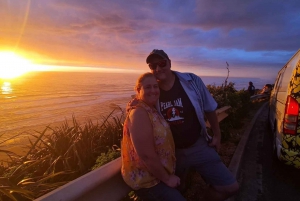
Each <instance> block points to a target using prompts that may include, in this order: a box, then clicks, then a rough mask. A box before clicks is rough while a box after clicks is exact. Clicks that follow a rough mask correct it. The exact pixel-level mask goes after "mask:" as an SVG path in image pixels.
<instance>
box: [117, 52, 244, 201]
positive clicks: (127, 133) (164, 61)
mask: <svg viewBox="0 0 300 201" xmlns="http://www.w3.org/2000/svg"><path fill="white" fill-rule="evenodd" d="M146 63H147V64H148V66H149V68H150V71H151V72H149V73H145V74H143V75H141V76H140V77H139V78H138V80H137V82H136V85H135V91H136V93H137V98H136V101H135V103H131V105H130V109H129V107H128V115H127V118H126V120H125V122H124V128H123V140H122V145H121V154H122V169H121V173H122V176H123V179H124V181H125V182H126V183H127V185H129V186H130V187H131V188H132V189H133V190H135V192H136V194H137V195H138V196H139V197H140V198H141V199H142V200H145V201H146V200H164V201H165V200H166V201H168V200H170V201H177V200H178V201H181V200H186V199H185V198H184V197H183V196H182V195H181V193H180V192H179V191H178V190H177V189H178V187H179V186H180V182H181V181H180V176H181V175H182V174H183V173H184V172H185V171H186V170H187V169H188V168H190V167H192V168H195V170H196V171H197V172H198V173H199V174H200V175H201V177H202V178H203V179H204V180H205V181H206V183H207V184H209V188H208V189H207V191H206V194H205V195H204V198H205V200H225V199H227V198H229V197H231V196H232V195H234V194H235V193H236V192H237V191H238V189H239V185H238V183H237V181H236V179H235V178H234V177H233V175H232V174H231V172H230V171H229V170H228V168H227V167H226V166H225V165H224V164H223V162H222V161H221V159H220V157H219V155H218V151H219V149H220V146H221V133H220V128H219V123H218V119H217V115H216V112H215V110H216V108H217V103H216V101H215V100H214V99H213V97H212V96H211V95H210V93H209V92H208V90H207V88H206V86H205V85H204V83H203V82H202V80H201V79H200V78H199V77H198V76H196V75H195V74H193V73H180V72H176V71H172V70H171V60H170V59H169V57H168V55H167V54H166V53H165V52H164V51H163V50H157V49H154V50H153V51H152V52H151V53H150V55H149V56H148V57H147V58H146ZM205 117H206V118H207V120H208V121H209V123H210V125H211V128H212V131H213V134H214V135H213V137H211V136H209V135H208V134H207V131H206V124H205V119H204V118H205Z"/></svg>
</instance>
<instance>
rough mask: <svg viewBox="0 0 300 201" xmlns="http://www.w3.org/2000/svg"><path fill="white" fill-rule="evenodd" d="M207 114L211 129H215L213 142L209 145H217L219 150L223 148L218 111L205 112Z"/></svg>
mask: <svg viewBox="0 0 300 201" xmlns="http://www.w3.org/2000/svg"><path fill="white" fill-rule="evenodd" d="M205 116H206V118H207V120H208V122H209V124H210V126H211V129H212V131H213V134H214V136H213V139H212V141H211V143H209V146H212V147H215V148H216V151H217V152H219V150H220V148H221V131H220V126H219V122H218V117H217V113H216V111H213V112H205Z"/></svg>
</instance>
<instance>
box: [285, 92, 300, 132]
mask: <svg viewBox="0 0 300 201" xmlns="http://www.w3.org/2000/svg"><path fill="white" fill-rule="evenodd" d="M298 113H299V104H298V102H297V100H296V99H295V98H293V97H291V96H288V98H287V100H286V105H285V114H284V119H283V133H284V134H291V135H295V134H296V132H297V124H298Z"/></svg>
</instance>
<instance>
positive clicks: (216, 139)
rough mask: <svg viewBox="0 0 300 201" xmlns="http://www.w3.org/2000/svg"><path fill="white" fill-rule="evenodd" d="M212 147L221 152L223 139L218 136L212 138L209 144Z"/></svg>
mask: <svg viewBox="0 0 300 201" xmlns="http://www.w3.org/2000/svg"><path fill="white" fill-rule="evenodd" d="M208 145H209V146H211V147H215V149H216V151H217V152H218V153H219V151H220V148H221V139H220V138H219V137H217V136H214V137H213V138H212V141H211V142H210V143H209V144H208Z"/></svg>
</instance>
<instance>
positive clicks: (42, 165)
mask: <svg viewBox="0 0 300 201" xmlns="http://www.w3.org/2000/svg"><path fill="white" fill-rule="evenodd" d="M114 111H115V110H113V111H112V112H111V113H110V114H109V115H108V116H106V117H102V119H101V120H99V121H96V122H95V121H91V120H88V121H87V122H86V123H84V124H82V125H81V124H79V123H78V122H77V120H76V118H75V117H74V116H73V117H72V121H71V122H68V121H67V120H65V122H64V123H62V124H61V125H60V126H58V127H54V128H53V127H51V126H47V127H46V128H45V129H44V130H43V131H42V132H39V131H35V133H33V134H31V138H29V139H28V140H29V145H28V152H27V154H25V155H24V156H16V155H15V156H14V157H10V161H8V162H7V161H6V162H7V163H8V166H6V167H4V166H3V167H2V175H1V176H2V177H1V178H0V200H18V201H21V200H33V199H35V198H37V197H40V196H41V195H43V194H45V193H47V192H49V191H52V190H54V189H56V188H58V187H59V186H61V185H64V184H66V183H67V182H69V181H71V180H73V179H76V178H78V177H80V176H82V175H83V174H85V173H87V172H89V171H91V170H92V167H93V166H94V165H95V163H96V160H97V158H98V157H99V156H101V155H103V154H106V153H108V152H109V150H111V149H113V150H115V151H118V149H117V148H116V147H120V140H121V137H122V128H123V121H124V115H123V112H122V114H121V115H120V116H113V114H114ZM0 144H1V143H0ZM0 151H1V150H0ZM2 151H3V152H5V150H2ZM6 153H7V154H9V155H10V156H11V155H12V154H13V153H9V152H6ZM0 170H1V169H0Z"/></svg>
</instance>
